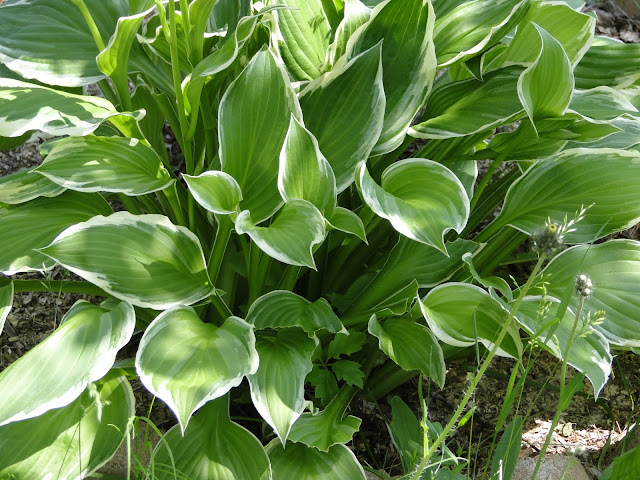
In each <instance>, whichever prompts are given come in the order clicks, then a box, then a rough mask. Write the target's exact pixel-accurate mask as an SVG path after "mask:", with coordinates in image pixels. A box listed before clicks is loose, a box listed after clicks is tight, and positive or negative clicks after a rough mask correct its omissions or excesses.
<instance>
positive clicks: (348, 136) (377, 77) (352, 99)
mask: <svg viewBox="0 0 640 480" xmlns="http://www.w3.org/2000/svg"><path fill="white" fill-rule="evenodd" d="M347 99H348V100H347ZM300 105H301V107H302V111H303V112H304V119H305V126H306V128H308V129H309V131H310V132H311V133H313V135H314V136H315V137H316V138H317V140H318V145H319V147H320V151H321V152H322V153H323V154H324V155H325V157H326V159H327V161H328V162H329V164H330V165H331V168H332V169H333V171H334V173H335V176H336V185H337V189H338V192H341V191H343V190H344V189H345V188H347V187H348V186H349V185H351V183H353V179H354V177H353V173H354V169H355V167H356V165H357V164H358V162H360V161H362V160H363V159H364V158H367V157H368V156H369V154H370V153H371V150H372V149H373V147H374V145H375V144H376V142H377V140H378V137H379V136H380V131H381V129H382V123H383V119H384V106H385V94H384V87H383V84H382V63H381V45H375V46H373V47H372V48H370V49H369V50H366V51H365V52H362V53H361V54H360V55H357V56H356V57H354V58H352V59H351V60H349V61H348V62H347V57H344V58H343V59H342V60H341V61H340V62H338V63H337V64H336V65H335V66H334V67H333V69H332V70H331V71H330V72H328V73H326V74H325V75H323V76H322V77H320V78H318V79H317V80H315V81H313V82H311V83H310V84H309V85H308V86H307V88H305V89H304V90H303V91H302V92H301V93H300Z"/></svg>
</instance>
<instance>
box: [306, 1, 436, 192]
mask: <svg viewBox="0 0 640 480" xmlns="http://www.w3.org/2000/svg"><path fill="white" fill-rule="evenodd" d="M434 21H435V14H434V13H433V7H432V5H431V1H430V0H393V1H391V0H387V1H385V2H383V3H381V4H380V5H378V6H377V7H376V8H375V9H374V10H373V12H372V14H371V19H370V20H369V21H368V22H367V23H366V24H365V25H364V26H362V27H361V28H360V29H359V30H358V31H357V32H356V34H355V35H354V36H353V37H351V39H350V40H349V44H348V46H347V56H348V58H353V57H355V56H356V55H358V54H360V53H362V52H364V51H365V50H368V49H370V48H371V47H373V46H375V45H377V44H378V43H379V42H380V41H381V40H383V39H384V43H383V46H382V71H383V83H384V92H385V95H386V100H387V101H386V105H385V114H384V125H383V127H382V133H381V134H380V138H379V139H378V142H377V144H376V147H375V148H374V149H373V152H372V153H373V154H374V155H381V154H383V153H387V152H390V151H392V150H394V149H395V148H397V147H398V146H399V145H400V144H401V143H402V141H403V140H404V137H405V134H406V132H407V128H409V125H411V121H412V120H413V118H414V117H415V116H416V114H417V113H418V110H420V108H421V107H422V104H423V103H424V101H425V99H426V96H427V94H428V92H429V90H430V89H431V85H432V84H433V80H434V78H435V75H436V69H437V62H436V53H435V47H434V43H433V27H434ZM343 98H345V97H343ZM303 108H304V107H303ZM311 131H312V132H313V131H314V130H313V129H311ZM320 148H322V143H320ZM323 151H324V150H323ZM326 154H327V155H328V153H326ZM327 158H329V161H331V159H330V157H329V156H327ZM360 160H362V159H360ZM338 177H339V175H338ZM338 183H340V182H338Z"/></svg>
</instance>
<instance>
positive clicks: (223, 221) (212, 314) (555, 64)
mask: <svg viewBox="0 0 640 480" xmlns="http://www.w3.org/2000/svg"><path fill="white" fill-rule="evenodd" d="M581 7H582V2H579V1H566V2H565V1H542V0H500V1H495V0H471V1H464V0H386V1H375V0H369V1H360V0H304V1H303V0H268V1H264V2H252V1H250V0H191V1H189V0H180V1H175V2H174V1H168V2H167V1H160V0H155V1H153V0H129V1H127V0H7V1H6V2H5V3H4V4H3V5H2V6H1V7H0V62H1V64H0V145H1V146H2V147H3V148H4V149H10V148H14V147H16V146H17V145H19V144H20V143H22V142H24V141H26V140H27V139H28V138H30V137H31V136H32V135H33V134H34V133H40V136H41V137H42V136H44V138H46V139H47V141H46V142H44V143H42V144H41V145H40V151H41V153H42V156H43V161H42V164H41V165H40V166H38V167H37V168H33V169H28V170H22V171H19V172H15V173H12V174H11V175H7V176H5V177H2V178H1V179H0V240H1V242H0V244H1V245H2V248H0V270H1V271H2V272H3V274H4V275H5V276H4V277H3V279H2V284H1V285H2V286H1V287H0V328H1V327H2V324H3V323H4V321H5V319H6V318H7V315H8V312H9V309H10V308H11V301H12V296H13V294H14V292H23V291H43V290H46V291H53V292H59V291H65V292H76V293H89V294H92V295H94V296H97V297H104V301H102V302H100V301H96V302H93V303H91V302H87V301H79V302H78V303H76V304H75V305H74V306H73V307H72V308H71V309H70V310H69V311H68V312H67V313H66V315H65V317H64V319H63V322H62V323H61V325H60V326H59V327H58V328H57V329H56V330H55V331H54V332H53V333H52V334H51V335H50V336H49V337H48V338H47V339H46V340H45V341H44V342H42V343H41V344H40V345H38V346H37V347H36V348H34V349H33V350H31V351H30V352H28V353H27V354H26V355H24V356H23V357H22V358H20V359H19V360H18V361H16V362H15V363H13V364H12V365H10V366H9V367H8V368H6V369H5V370H4V371H3V372H2V374H1V375H0V392H2V393H1V397H2V401H1V402H0V452H2V454H1V455H0V478H3V479H4V478H7V479H8V478H11V479H35V478H48V479H49V478H51V479H53V478H56V479H71V478H83V477H85V476H87V475H88V474H89V473H91V472H93V471H95V470H96V469H97V468H99V467H100V466H101V465H102V464H104V463H105V462H106V461H107V460H108V459H109V458H110V457H111V456H112V455H113V453H114V452H115V450H116V448H117V447H118V445H119V444H121V442H122V441H123V438H124V436H125V435H126V433H127V425H128V424H129V419H130V418H131V416H132V415H133V413H134V412H133V404H134V401H133V397H132V390H131V387H130V384H129V381H130V380H132V379H139V380H140V381H141V382H142V384H144V386H145V387H146V388H147V389H148V390H149V392H151V394H153V395H155V396H157V397H158V398H159V399H160V400H162V401H163V402H164V403H165V404H166V405H167V406H168V407H169V408H170V409H171V410H172V411H173V412H174V414H175V418H176V422H177V423H176V426H175V427H174V428H172V429H171V430H170V431H169V432H168V433H167V434H166V436H165V439H164V441H163V442H160V444H159V445H158V446H157V448H156V450H155V453H154V464H155V466H156V468H155V471H154V475H155V477H156V478H159V479H165V478H189V479H194V480H195V479H217V480H218V479H229V480H231V479H238V480H258V479H270V478H274V479H278V480H282V479H292V478H295V479H320V478H322V479H323V480H331V479H336V480H344V479H362V478H364V471H363V467H362V466H361V465H360V463H359V462H358V461H357V460H356V457H355V456H354V454H353V453H352V451H351V450H350V449H349V448H348V447H347V444H349V442H350V441H351V439H352V438H353V435H354V433H355V432H356V431H357V430H358V429H359V428H361V425H360V424H361V419H359V418H357V417H356V416H354V415H352V414H350V412H349V405H350V403H351V402H352V401H353V399H354V398H355V397H356V396H364V397H365V398H369V399H370V398H376V399H377V398H381V397H384V396H385V395H386V394H387V393H389V392H390V391H391V390H392V389H394V388H395V387H397V386H398V385H400V384H402V383H403V382H405V381H407V380H408V379H410V378H411V377H413V376H416V375H418V374H419V373H421V374H422V375H423V376H424V377H427V378H429V379H431V380H432V381H433V382H434V383H435V384H436V385H439V386H442V385H443V384H444V382H445V356H449V355H451V354H452V353H456V352H462V351H464V350H465V349H469V350H470V351H472V352H473V351H475V348H480V349H483V350H484V351H485V352H488V353H487V358H488V359H490V358H491V357H492V356H493V355H502V356H508V357H514V358H519V357H520V355H521V353H522V351H523V348H524V346H525V345H526V344H527V342H529V341H530V339H532V338H535V339H536V341H537V342H538V344H539V345H541V346H542V348H546V349H548V350H549V351H550V352H552V353H553V354H555V355H556V356H558V357H560V358H563V357H564V358H565V360H566V363H568V364H569V365H571V366H573V367H574V368H575V369H577V370H578V371H579V372H581V373H583V374H584V375H585V376H586V378H587V379H588V380H589V381H590V383H591V384H592V387H593V392H594V395H596V396H597V395H598V393H599V392H600V390H601V389H602V387H603V385H604V384H605V383H606V381H607V379H608V377H609V374H610V370H611V360H612V357H611V352H612V349H620V348H623V349H629V348H638V347H640V317H639V315H638V312H639V311H640V310H639V307H640V281H639V278H640V243H639V242H636V241H633V240H624V239H617V240H611V241H607V242H604V243H597V244H594V242H595V241H596V240H599V239H601V238H604V237H606V236H608V235H610V234H612V233H615V232H619V231H622V230H624V229H627V228H629V227H631V226H633V225H635V224H636V223H637V222H638V220H639V219H640V195H638V192H639V191H640V153H639V151H638V145H639V144H640V114H639V113H638V108H639V107H640V83H639V79H640V64H639V63H638V59H639V58H640V45H625V44H622V43H619V42H616V41H613V40H610V39H605V38H599V37H594V27H595V18H594V17H593V16H592V14H589V13H582V12H581V11H580V10H581ZM93 84H97V88H95V87H92V88H91V89H88V88H87V87H88V86H89V85H93ZM90 91H92V92H94V93H95V92H98V91H99V92H101V95H90V94H89V93H88V92H90ZM509 126H511V127H512V128H504V127H509ZM167 135H168V136H169V138H173V137H175V140H176V142H177V145H178V147H179V148H178V149H169V150H168V149H167V145H165V140H166V138H167ZM176 151H179V153H178V154H176V153H175V152H176ZM169 152H173V153H172V154H170V153H169ZM480 163H481V164H483V165H487V164H488V165H489V168H488V171H487V172H486V173H485V174H484V176H483V177H482V180H481V181H476V180H477V179H478V164H480ZM499 205H501V210H500V212H499V214H498V215H497V216H496V215H495V212H496V207H498V206H499ZM531 235H534V237H535V238H534V240H535V246H536V247H537V249H538V251H537V252H532V253H527V252H530V250H527V249H521V250H519V251H518V253H514V251H516V249H517V248H518V247H519V246H520V245H522V244H528V243H527V242H528V238H529V236H531ZM554 235H555V236H554ZM549 238H551V239H549ZM560 246H566V247H569V248H564V249H563V248H556V247H560ZM536 259H537V260H538V263H537V264H536V267H535V269H534V271H533V273H532V275H531V276H530V277H529V279H528V281H527V283H524V282H520V283H522V285H520V286H518V285H516V284H514V283H512V282H510V281H507V280H505V279H504V278H501V277H500V276H499V275H498V273H496V272H494V270H496V268H497V267H498V266H499V265H504V264H510V263H516V262H522V261H527V260H536ZM54 266H61V267H63V268H65V269H67V270H68V271H70V272H73V273H74V274H75V275H77V276H79V277H81V280H73V281H61V280H58V281H53V280H47V278H48V277H47V276H46V272H47V271H48V270H50V269H51V268H53V267H54ZM22 272H40V273H41V274H42V277H41V278H39V277H38V276H37V273H36V274H35V276H32V277H30V278H25V277H24V275H18V276H17V277H16V276H15V274H19V273H22ZM579 274H586V275H589V278H590V279H591V281H592V287H593V291H592V292H590V295H589V296H588V297H580V296H579V295H576V294H575V293H574V288H575V278H576V276H577V275H579ZM507 278H508V277H507ZM600 311H603V312H604V313H603V314H602V315H599V316H598V321H597V322H594V321H587V320H586V319H587V313H589V312H592V313H593V314H594V315H595V312H600ZM576 317H577V318H578V319H579V322H577V323H576V322H575V321H574V320H575V318H576ZM589 318H591V317H589ZM576 325H578V327H579V328H578V329H576ZM132 338H133V339H134V340H133V341H132ZM131 344H134V346H135V347H136V348H137V354H136V355H135V358H124V357H123V356H122V355H121V356H120V357H118V352H119V351H120V350H121V349H122V348H123V347H124V346H125V345H131ZM443 347H444V351H443ZM569 347H570V348H569ZM128 351H130V350H128ZM444 352H446V355H445V353H444ZM484 369H486V362H485V363H484V364H483V365H482V367H481V368H479V373H478V375H477V376H476V378H477V379H479V378H480V376H481V375H482V373H483V371H484ZM245 380H246V381H245ZM466 399H468V396H467V397H466ZM249 401H251V402H252V403H253V405H254V406H255V410H256V411H257V413H258V414H259V416H260V418H261V421H262V422H264V425H265V426H266V428H263V433H264V436H263V437H262V438H257V437H256V436H255V435H254V433H251V432H250V431H249V430H247V429H245V428H243V427H242V426H240V425H239V424H238V423H236V422H235V421H233V420H232V417H231V416H230V408H233V405H234V404H235V403H238V402H249ZM463 403H464V402H463ZM462 408H464V405H462V406H461V409H462ZM461 409H459V410H458V412H457V413H456V415H454V417H453V418H452V420H451V422H450V424H449V425H447V426H445V427H442V428H441V429H440V430H439V431H438V433H439V434H438V435H436V436H435V437H434V439H433V441H432V442H431V443H430V445H429V448H425V449H424V450H425V451H424V452H422V453H424V455H423V454H421V455H419V456H418V457H417V458H416V459H414V460H415V461H412V462H410V463H409V464H408V465H405V467H406V470H407V471H409V472H411V471H415V472H416V475H415V476H416V477H417V476H419V475H420V474H421V472H423V471H427V470H425V468H429V469H430V470H429V471H430V472H431V473H434V472H436V473H438V474H443V475H444V474H445V473H447V474H451V472H446V470H445V468H444V467H438V466H439V465H442V463H441V459H442V458H444V457H445V456H446V453H447V451H448V450H447V449H446V448H445V447H444V444H443V441H444V439H445V438H446V436H447V434H448V433H449V432H450V431H451V429H452V427H453V426H455V424H456V422H457V420H458V418H459V416H460V414H461V413H462V410H461ZM418 463H420V465H419V466H418ZM438 468H440V469H439V470H438ZM447 478H448V477H447Z"/></svg>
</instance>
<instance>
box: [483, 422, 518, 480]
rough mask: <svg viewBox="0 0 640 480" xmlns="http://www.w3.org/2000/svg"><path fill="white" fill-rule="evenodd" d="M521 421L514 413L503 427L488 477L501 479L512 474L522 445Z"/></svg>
mask: <svg viewBox="0 0 640 480" xmlns="http://www.w3.org/2000/svg"><path fill="white" fill-rule="evenodd" d="M523 423H524V419H523V418H522V417H521V416H520V415H516V416H515V417H514V419H513V420H511V423H509V425H508V426H507V428H505V430H504V433H503V434H502V436H501V437H500V441H499V442H498V446H497V447H496V452H495V454H494V456H493V460H492V461H491V477H490V478H492V479H502V478H511V477H512V476H513V473H514V471H515V469H516V464H517V463H518V456H519V455H520V448H521V445H522V426H523Z"/></svg>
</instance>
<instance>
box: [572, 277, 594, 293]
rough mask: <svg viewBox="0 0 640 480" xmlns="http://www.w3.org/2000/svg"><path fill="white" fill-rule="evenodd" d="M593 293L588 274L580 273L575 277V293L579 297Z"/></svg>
mask: <svg viewBox="0 0 640 480" xmlns="http://www.w3.org/2000/svg"><path fill="white" fill-rule="evenodd" d="M592 293H593V282H592V281H591V278H589V276H588V275H585V274H584V273H581V274H580V275H578V276H577V277H576V294H578V295H579V296H580V297H588V296H590V295H591V294H592Z"/></svg>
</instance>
